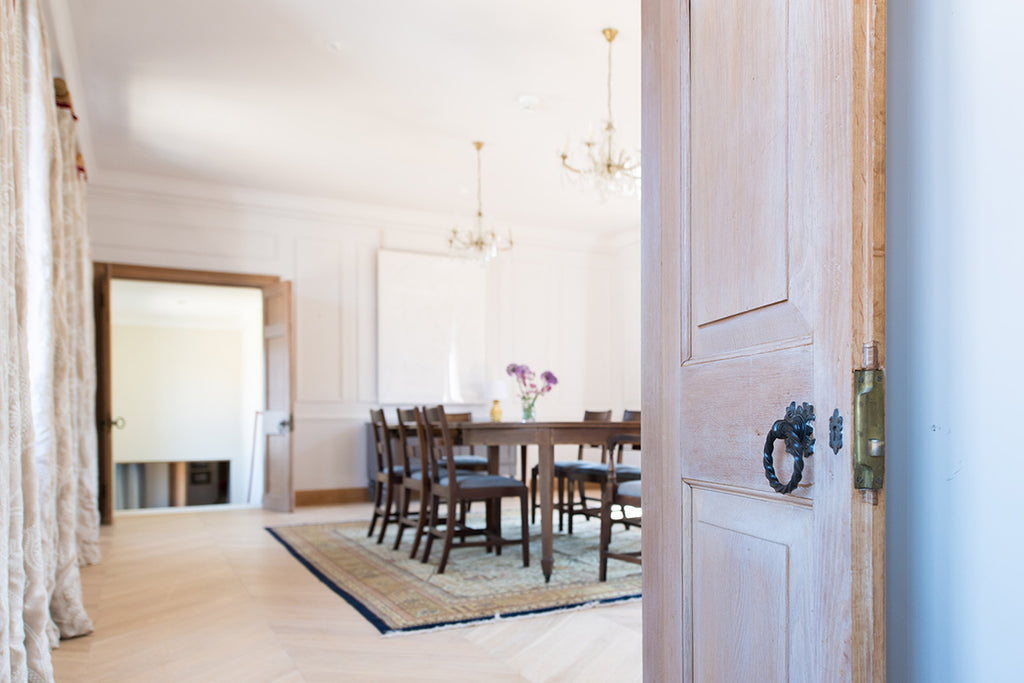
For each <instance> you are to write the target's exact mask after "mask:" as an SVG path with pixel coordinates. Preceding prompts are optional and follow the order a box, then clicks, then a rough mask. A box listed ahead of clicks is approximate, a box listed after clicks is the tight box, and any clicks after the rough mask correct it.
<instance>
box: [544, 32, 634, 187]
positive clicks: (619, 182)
mask: <svg viewBox="0 0 1024 683" xmlns="http://www.w3.org/2000/svg"><path fill="white" fill-rule="evenodd" d="M601 33H602V34H603V35H604V38H605V40H607V41H608V119H607V121H605V122H604V126H603V129H602V131H601V135H600V139H596V140H595V135H594V134H593V133H591V135H590V136H588V138H587V139H586V140H584V141H583V147H582V149H580V150H579V154H577V155H576V158H574V159H570V158H569V150H568V149H566V150H564V151H563V152H562V167H563V168H564V169H565V172H566V176H567V177H569V178H570V179H571V180H572V181H574V182H578V183H582V184H583V185H585V186H587V187H593V188H594V189H596V190H597V191H598V193H600V195H601V197H602V198H604V197H607V196H608V195H609V194H615V195H622V196H625V197H636V196H638V195H639V194H640V156H639V155H638V154H629V153H627V152H626V151H625V150H622V149H618V150H617V149H616V148H615V124H614V122H613V120H612V41H614V40H615V36H617V35H618V33H619V32H618V30H617V29H614V28H606V29H604V30H603V31H601Z"/></svg>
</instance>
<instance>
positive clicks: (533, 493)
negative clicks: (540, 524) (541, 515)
mask: <svg viewBox="0 0 1024 683" xmlns="http://www.w3.org/2000/svg"><path fill="white" fill-rule="evenodd" d="M530 505H531V508H532V513H531V515H532V516H531V518H530V519H531V522H532V523H533V524H536V523H537V473H536V472H531V473H530Z"/></svg>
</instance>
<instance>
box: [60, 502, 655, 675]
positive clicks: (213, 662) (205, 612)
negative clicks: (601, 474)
mask: <svg viewBox="0 0 1024 683" xmlns="http://www.w3.org/2000/svg"><path fill="white" fill-rule="evenodd" d="M369 514H370V507H369V505H368V504H362V505H346V506H336V507H321V508H304V509H300V510H298V511H297V512H295V513H294V514H291V515H283V514H275V513H269V512H265V511H262V510H213V511H199V512H195V511H189V512H183V513H172V514H160V515H135V516H121V517H118V518H117V520H116V522H115V524H114V526H113V527H107V528H104V529H103V534H102V544H103V561H102V563H100V564H98V565H96V566H93V567H86V568H84V569H83V570H82V580H83V583H84V589H85V600H86V608H87V609H88V612H89V615H90V616H91V617H92V619H93V622H94V625H95V631H94V632H93V634H92V635H89V636H86V637H83V638H78V639H74V640H69V641H64V642H62V643H61V646H60V648H59V649H57V650H55V651H54V653H53V656H54V667H55V670H56V679H57V681H60V682H72V681H83V682H84V681H104V682H107V681H117V682H119V683H120V682H129V681H146V682H147V683H151V682H152V683H156V682H162V681H174V682H175V683H179V682H181V683H183V682H186V681H245V682H247V681H289V682H290V681H390V680H402V681H429V680H447V681H573V680H588V681H632V680H636V681H639V680H641V617H640V614H641V608H640V603H639V602H634V603H629V604H623V605H615V606H609V607H600V608H594V609H586V610H580V611H575V612H566V613H562V614H555V615H547V616H537V617H531V618H525V619H516V620H509V621H503V622H497V623H491V624H484V625H480V626H471V627H464V628H456V629H449V630H441V631H433V632H427V633H420V634H414V635H402V636H393V637H382V636H381V635H379V634H378V633H377V631H376V629H374V627H373V626H371V625H370V624H369V622H367V621H366V620H365V619H364V618H363V617H361V616H360V615H359V614H358V613H357V612H356V611H355V610H354V609H353V608H352V607H350V606H349V605H348V604H347V603H346V602H345V601H344V600H342V599H341V598H340V597H338V596H337V595H335V594H334V593H332V592H331V591H330V590H329V589H328V588H327V587H326V586H324V585H323V584H321V583H320V582H319V581H318V580H317V579H316V578H315V577H314V576H313V575H312V574H310V573H309V572H308V571H306V569H304V568H303V567H302V566H301V565H300V564H299V563H298V562H297V561H296V560H295V559H294V558H292V556H291V555H289V554H288V552H287V551H286V550H285V549H284V547H283V546H282V545H281V544H280V543H278V542H277V541H276V540H274V539H273V538H272V537H271V536H270V534H268V533H267V532H266V531H265V530H264V527H265V526H275V525H284V524H299V523H305V522H316V521H334V520H360V519H366V520H368V519H369ZM556 542H557V538H556ZM403 547H405V544H403ZM539 564H540V562H539V558H538V562H537V565H538V569H537V571H538V573H539V572H540V568H539ZM594 571H595V573H596V571H597V568H596V567H595V569H594Z"/></svg>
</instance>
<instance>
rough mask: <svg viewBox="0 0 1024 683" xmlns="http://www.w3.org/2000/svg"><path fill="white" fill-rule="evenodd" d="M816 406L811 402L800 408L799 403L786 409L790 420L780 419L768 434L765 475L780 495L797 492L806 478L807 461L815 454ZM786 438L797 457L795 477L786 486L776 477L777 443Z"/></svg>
mask: <svg viewBox="0 0 1024 683" xmlns="http://www.w3.org/2000/svg"><path fill="white" fill-rule="evenodd" d="M813 421H814V406H812V405H811V404H809V403H804V404H802V405H799V406H798V405H797V404H796V401H794V402H792V403H790V404H789V407H788V408H786V417H784V418H783V419H781V420H776V421H775V423H774V424H773V425H772V428H771V429H770V430H769V431H768V438H767V439H765V442H764V476H765V478H766V479H768V483H769V484H771V486H772V488H773V489H775V490H776V491H777V492H778V493H789V492H791V491H793V490H794V489H795V488H796V487H797V486H798V485H799V484H800V480H801V479H803V476H804V458H809V457H811V456H812V455H813V454H814V425H812V424H811V422H813ZM778 439H783V440H784V441H785V442H786V452H787V453H789V454H790V455H791V456H793V475H792V476H791V477H790V478H789V482H788V483H786V484H783V483H782V482H780V481H779V478H778V476H777V475H776V474H775V458H774V452H775V442H776V441H777V440H778Z"/></svg>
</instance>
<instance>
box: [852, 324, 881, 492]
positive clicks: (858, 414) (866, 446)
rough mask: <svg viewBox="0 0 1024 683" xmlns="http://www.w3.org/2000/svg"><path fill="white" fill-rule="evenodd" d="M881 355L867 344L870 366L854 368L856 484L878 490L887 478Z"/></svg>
mask: <svg viewBox="0 0 1024 683" xmlns="http://www.w3.org/2000/svg"><path fill="white" fill-rule="evenodd" d="M869 347H870V348H869ZM877 357H878V352H877V346H876V345H874V344H865V346H864V361H865V366H867V367H865V368H864V369H861V370H854V371H853V485H854V487H855V488H858V489H870V490H875V491H877V490H880V489H881V488H882V484H883V481H884V479H885V371H883V370H880V369H878V367H877Z"/></svg>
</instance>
